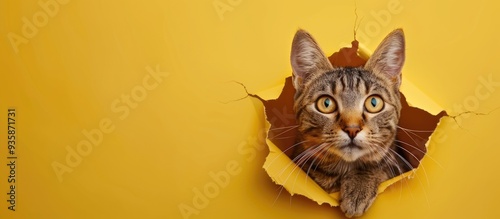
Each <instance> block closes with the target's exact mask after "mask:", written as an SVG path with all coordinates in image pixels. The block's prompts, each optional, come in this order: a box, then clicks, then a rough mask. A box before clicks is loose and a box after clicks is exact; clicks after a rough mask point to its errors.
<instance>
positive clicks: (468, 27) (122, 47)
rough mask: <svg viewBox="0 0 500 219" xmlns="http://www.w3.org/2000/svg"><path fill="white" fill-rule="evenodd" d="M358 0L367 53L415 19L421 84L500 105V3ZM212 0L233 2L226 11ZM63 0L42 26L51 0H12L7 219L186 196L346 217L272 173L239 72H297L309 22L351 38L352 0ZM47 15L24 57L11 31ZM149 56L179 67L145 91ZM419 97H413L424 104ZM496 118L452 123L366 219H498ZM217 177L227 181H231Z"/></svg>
mask: <svg viewBox="0 0 500 219" xmlns="http://www.w3.org/2000/svg"><path fill="white" fill-rule="evenodd" d="M40 2H42V3H45V2H51V1H49V0H41V1H40ZM52 2H53V1H52ZM66 2H67V3H66ZM356 2H357V6H358V10H357V13H358V15H359V17H360V20H361V25H360V27H359V29H358V32H359V33H358V40H360V41H361V42H364V45H365V46H366V47H367V48H368V49H370V50H373V49H374V48H375V47H376V45H377V44H378V42H380V40H381V39H382V38H383V37H384V36H385V35H386V34H387V33H388V32H390V31H391V30H392V29H394V28H397V27H403V28H404V30H405V34H406V39H407V61H406V64H405V67H404V72H403V74H404V77H405V80H406V81H410V82H411V83H412V84H413V85H414V86H415V87H417V88H418V89H419V91H420V92H421V94H423V96H425V97H430V98H431V99H432V100H433V102H435V103H436V105H437V106H440V107H442V108H444V109H446V110H447V111H449V112H450V114H459V113H460V112H461V111H467V110H470V111H477V112H482V113H488V112H490V111H492V110H493V109H495V108H497V107H500V91H499V88H500V87H499V86H490V87H485V85H484V84H485V81H488V80H490V79H491V80H492V81H494V83H496V84H493V85H498V83H500V67H499V65H498V64H497V58H498V56H497V55H496V51H498V50H499V49H500V44H499V43H498V36H499V30H498V28H496V27H498V26H499V25H500V17H499V15H498V10H499V9H500V7H499V5H498V3H496V2H494V1H486V0H484V1H474V2H470V3H466V2H456V1H439V2H437V1H410V0H387V1H377V2H373V1H365V0H363V1H356ZM62 3H65V4H62ZM214 3H215V4H218V5H219V7H222V6H226V9H227V11H225V12H224V13H223V14H221V16H219V15H218V13H217V11H216V10H215V9H214ZM57 5H58V6H59V7H58V9H57V12H54V13H53V16H50V15H46V16H47V19H48V20H47V21H46V22H45V23H44V20H43V15H42V14H43V13H46V12H45V11H44V9H43V8H42V7H41V6H40V5H39V3H38V1H15V2H13V1H1V2H0V34H1V36H2V39H3V40H2V41H0V60H1V61H0V63H1V64H0V66H1V67H0V68H1V71H0V74H1V75H2V77H1V79H0V112H3V113H2V114H0V127H3V128H0V139H1V141H2V142H1V144H0V145H1V147H0V161H1V163H0V164H1V165H0V192H1V193H0V200H2V201H1V203H2V204H0V216H1V217H5V218H116V217H120V218H183V215H182V214H181V211H180V210H179V209H180V208H184V209H186V206H189V207H191V210H192V212H194V214H192V215H190V216H189V218H256V217H265V218H304V217H308V218H341V217H342V214H341V213H340V211H339V210H338V208H331V207H329V206H327V205H322V206H319V205H317V204H316V203H314V202H312V201H310V200H308V199H306V198H304V197H300V196H293V197H290V195H289V194H288V193H286V191H283V192H282V193H280V188H279V187H278V186H276V185H275V184H274V183H273V182H272V181H271V180H270V179H269V177H268V176H267V174H266V173H265V172H264V170H263V169H262V164H263V162H264V158H265V156H266V155H267V149H265V147H263V145H262V144H263V142H264V138H263V130H265V128H264V124H263V122H262V121H263V112H262V105H259V104H258V102H256V101H254V100H251V99H244V100H241V101H237V102H232V103H226V102H227V101H229V100H233V99H238V98H240V97H243V96H245V92H244V90H243V89H242V88H241V87H240V86H239V85H237V84H235V83H231V82H229V81H231V80H236V81H239V82H242V83H244V84H245V85H246V87H247V88H248V90H249V91H250V92H258V91H262V90H265V89H268V88H270V87H274V86H276V85H278V84H281V83H283V79H284V78H285V77H286V76H289V75H290V73H291V69H290V66H289V58H288V57H289V50H290V43H291V40H292V37H293V34H294V32H295V30H296V29H297V28H299V27H300V28H304V29H307V30H308V31H309V32H311V33H312V34H313V35H314V36H315V38H316V39H317V41H318V42H319V43H320V45H321V46H322V48H324V49H325V51H326V53H327V54H331V53H332V52H334V51H336V50H337V49H338V48H339V47H341V46H344V45H346V44H347V43H348V42H350V41H351V40H352V29H353V24H354V16H353V9H354V2H350V1H326V0H325V1H314V2H306V1H287V2H270V1H245V0H239V1H238V0H227V1H226V0H220V1H219V0H217V1H213V0H199V1H144V2H138V1H97V0H89V1H77V0H70V1H62V0H61V1H60V3H59V2H58V3H57ZM51 10H53V11H54V10H55V8H52V9H51ZM384 15H385V17H384ZM387 15H388V16H387ZM34 17H35V18H37V19H39V20H38V21H37V22H38V24H41V25H40V26H39V27H37V30H38V31H36V33H33V32H31V34H32V35H30V36H29V37H25V38H26V40H27V42H26V41H25V42H26V43H22V44H20V45H19V46H17V49H18V51H17V53H16V49H15V48H14V47H16V46H13V44H12V42H11V40H10V38H11V37H10V38H9V36H12V34H9V33H13V34H16V35H18V36H23V26H24V20H23V18H26V19H27V20H31V22H33V18H34ZM148 68H149V69H153V71H156V70H157V68H158V69H159V71H160V72H168V76H166V77H164V78H162V80H161V82H158V83H157V86H156V87H154V88H151V86H149V88H151V89H145V86H144V81H147V83H149V85H151V84H153V83H154V81H152V80H150V79H151V78H150V77H149V76H147V75H148V74H149V73H148V70H147V69H148ZM145 78H146V79H145ZM148 78H149V79H148ZM144 90H145V91H146V92H145V94H144V92H143V93H141V92H142V91H144ZM134 92H135V94H136V97H137V98H135V101H134V103H131V104H130V105H127V103H125V102H124V101H123V99H122V98H125V99H127V96H131V95H133V93H134ZM138 94H143V95H142V96H140V95H139V96H137V95H138ZM124 96H125V97H124ZM407 98H408V101H409V102H410V103H412V104H415V105H418V103H419V101H420V100H421V98H420V97H418V96H415V97H412V96H407ZM115 104H118V105H115ZM113 106H115V107H117V106H122V107H125V106H126V109H128V112H129V113H128V114H124V112H125V108H120V109H121V110H124V111H121V110H117V108H114V107H113ZM9 107H14V108H16V111H17V116H16V118H17V131H18V132H17V137H18V140H17V145H18V147H17V149H16V153H17V156H18V159H17V169H16V170H17V171H16V177H17V181H16V188H17V191H16V194H17V195H16V201H17V203H16V211H15V212H12V211H9V210H7V207H8V203H7V202H6V201H5V200H6V199H8V197H7V195H6V193H7V192H8V186H9V184H7V177H8V175H9V174H8V171H9V170H8V167H7V166H6V164H7V159H6V156H7V139H6V137H7V133H6V132H7V128H6V127H7V109H8V108H9ZM459 108H463V109H459ZM102 120H104V121H108V122H110V124H111V127H113V128H112V131H109V133H103V135H102V142H100V143H99V144H97V145H94V146H93V147H92V149H91V151H90V152H89V153H88V155H86V156H83V157H82V160H81V162H80V163H78V165H74V167H71V169H72V172H71V173H65V174H64V175H62V181H60V180H59V179H58V176H57V175H56V173H55V171H54V169H53V166H52V165H53V164H54V163H55V162H58V163H61V164H66V161H65V159H66V156H67V155H68V152H67V148H70V150H76V148H77V145H78V144H79V143H80V142H82V141H85V140H86V137H85V135H84V134H83V132H86V131H87V132H88V131H92V130H95V129H99V127H100V124H99V123H100V122H101V121H102ZM457 120H458V119H457ZM498 121H500V112H499V111H494V112H491V113H490V114H489V115H484V116H475V115H470V114H468V115H463V116H462V117H460V120H459V122H460V123H459V124H460V127H458V126H456V125H454V121H453V120H452V119H444V121H443V123H442V124H441V126H443V127H444V128H443V131H442V132H441V133H438V134H440V137H439V138H435V140H434V141H433V142H431V145H430V151H429V153H428V154H429V155H430V156H428V157H426V158H425V159H424V161H423V167H422V168H420V169H419V170H418V173H417V175H416V176H415V178H414V179H412V180H407V181H404V182H403V183H400V184H395V185H393V186H391V187H389V189H387V190H386V191H385V192H384V193H382V194H381V195H380V196H379V198H378V199H377V200H376V202H375V203H374V205H373V207H372V208H371V209H370V210H369V211H368V213H367V214H366V215H365V216H366V218H375V217H376V218H444V217H446V218H448V217H449V218H495V217H499V216H500V212H499V211H498V208H497V207H496V203H497V198H498V196H499V195H500V187H499V186H498V185H500V177H499V174H498V173H497V172H498V171H496V168H497V167H498V166H500V163H499V161H498V160H499V159H498V158H497V157H496V156H497V154H498V152H500V151H499V150H500V149H499V147H498V146H499V143H500V141H499V140H498V139H497V138H496V136H497V135H498V134H497V133H498V131H497V129H496V127H497V123H498ZM108 125H109V124H108ZM221 171H224V173H221ZM214 174H215V175H217V174H222V175H224V174H225V176H229V177H228V179H227V180H226V181H225V182H224V183H222V184H221V183H219V184H217V181H216V180H214V178H213V177H212V176H213V175H214ZM219 176H220V175H219ZM206 188H208V190H207V191H208V195H210V196H211V197H205V198H206V200H204V201H201V202H199V203H198V205H197V206H195V204H193V199H195V201H196V200H198V199H199V195H198V193H197V191H200V192H201V193H202V194H205V189H206ZM203 196H206V194H205V195H203ZM197 198H198V199H197ZM198 201H200V200H198Z"/></svg>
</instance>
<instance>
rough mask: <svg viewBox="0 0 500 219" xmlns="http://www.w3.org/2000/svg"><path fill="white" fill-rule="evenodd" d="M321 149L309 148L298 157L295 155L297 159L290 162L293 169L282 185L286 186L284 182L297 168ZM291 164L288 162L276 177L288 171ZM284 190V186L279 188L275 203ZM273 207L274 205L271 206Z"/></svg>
mask: <svg viewBox="0 0 500 219" xmlns="http://www.w3.org/2000/svg"><path fill="white" fill-rule="evenodd" d="M320 149H321V147H319V146H318V147H311V148H309V149H307V150H305V151H303V152H302V153H300V154H299V155H297V157H295V158H294V159H293V160H292V161H293V163H294V164H295V167H294V168H293V169H292V171H291V172H290V174H288V176H287V178H286V179H285V182H284V183H283V184H286V182H287V181H288V179H289V178H290V176H291V175H292V173H293V172H294V171H295V170H296V169H297V167H298V166H300V165H303V164H305V163H306V162H307V160H309V159H310V158H311V157H312V156H313V155H314V154H315V153H316V151H317V150H320ZM293 163H292V162H290V163H289V164H288V165H287V166H286V167H284V168H283V170H282V171H281V172H280V173H279V174H278V176H280V175H281V174H283V172H284V171H285V170H286V169H288V167H289V166H290V165H292V164H293ZM294 186H295V183H294ZM283 189H284V186H281V190H280V192H279V193H278V196H277V197H276V199H275V201H274V202H276V201H277V200H278V198H279V196H280V195H281V193H282V191H283ZM273 205H274V204H273Z"/></svg>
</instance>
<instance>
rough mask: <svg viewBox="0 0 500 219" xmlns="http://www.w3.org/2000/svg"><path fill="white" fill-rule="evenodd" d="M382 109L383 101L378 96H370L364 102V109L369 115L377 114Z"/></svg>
mask: <svg viewBox="0 0 500 219" xmlns="http://www.w3.org/2000/svg"><path fill="white" fill-rule="evenodd" d="M383 108H384V100H382V98H381V97H380V96H377V95H372V96H369V97H368V98H366V100H365V109H366V111H368V112H370V113H378V112H380V111H382V109H383Z"/></svg>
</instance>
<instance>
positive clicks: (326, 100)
mask: <svg viewBox="0 0 500 219" xmlns="http://www.w3.org/2000/svg"><path fill="white" fill-rule="evenodd" d="M316 109H317V110H318V111H320V112H322V113H325V114H327V113H333V111H335V110H336V109H337V104H336V103H335V100H334V99H333V98H332V97H330V96H322V97H320V98H319V99H318V100H317V101H316Z"/></svg>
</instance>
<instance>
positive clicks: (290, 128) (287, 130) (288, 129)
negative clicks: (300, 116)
mask: <svg viewBox="0 0 500 219" xmlns="http://www.w3.org/2000/svg"><path fill="white" fill-rule="evenodd" d="M295 128H297V127H293V126H291V127H287V128H285V129H286V130H285V131H283V132H281V133H279V134H277V135H275V136H272V137H269V139H274V138H276V137H278V136H280V135H283V134H285V133H287V132H289V131H291V130H294V129H295Z"/></svg>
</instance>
